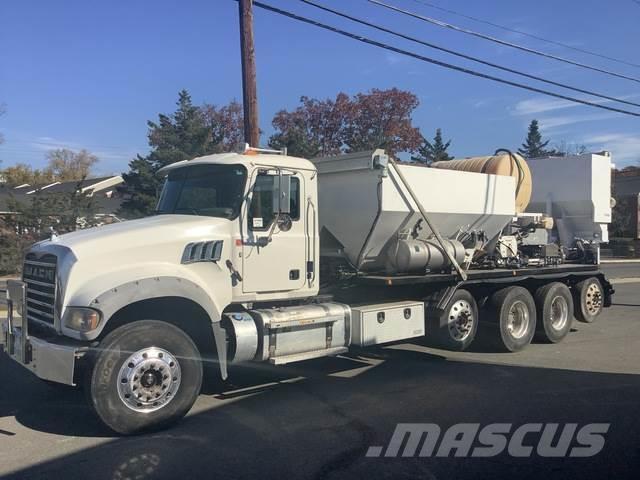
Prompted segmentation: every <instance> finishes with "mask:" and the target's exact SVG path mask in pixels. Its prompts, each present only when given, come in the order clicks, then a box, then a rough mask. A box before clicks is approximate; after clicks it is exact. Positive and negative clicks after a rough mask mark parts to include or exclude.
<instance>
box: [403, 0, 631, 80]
mask: <svg viewBox="0 0 640 480" xmlns="http://www.w3.org/2000/svg"><path fill="white" fill-rule="evenodd" d="M413 1H414V2H415V3H419V4H421V5H424V6H427V7H431V8H434V9H436V10H440V11H441V12H445V13H450V14H451V15H456V16H458V17H461V18H466V19H468V20H473V21H474V22H478V23H484V24H485V25H490V26H492V27H495V28H500V29H502V30H505V31H507V32H511V33H517V34H518V35H523V36H525V37H529V38H533V39H535V40H540V41H541V42H546V43H550V44H552V45H557V46H559V47H563V48H568V49H569V50H574V51H576V52H580V53H586V54H587V55H593V56H594V57H600V58H604V59H606V60H611V61H612V62H618V63H622V64H624V65H629V66H631V67H636V68H640V65H639V64H637V63H632V62H629V61H627V60H622V59H621V58H616V57H611V56H609V55H605V54H603V53H598V52H594V51H592V50H586V49H584V48H580V47H575V46H573V45H569V44H567V43H562V42H558V41H557V40H550V39H548V38H544V37H540V36H538V35H534V34H533V33H528V32H525V31H522V30H517V29H515V28H511V27H507V26H505V25H500V24H498V23H494V22H491V21H489V20H484V19H482V18H478V17H473V16H471V15H466V14H464V13H460V12H456V11H455V10H450V9H448V8H444V7H441V6H439V5H435V4H433V3H430V2H426V1H425V0H413ZM631 1H632V2H636V3H637V4H638V5H640V0H631Z"/></svg>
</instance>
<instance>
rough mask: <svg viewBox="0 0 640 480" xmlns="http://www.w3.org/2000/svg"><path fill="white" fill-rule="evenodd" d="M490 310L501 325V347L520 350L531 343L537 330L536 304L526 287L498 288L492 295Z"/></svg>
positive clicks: (510, 350)
mask: <svg viewBox="0 0 640 480" xmlns="http://www.w3.org/2000/svg"><path fill="white" fill-rule="evenodd" d="M490 312H491V313H492V316H493V318H494V319H495V320H496V321H497V323H498V326H499V330H500V343H499V347H500V349H502V350H505V351H508V352H518V351H520V350H523V349H524V348H525V347H526V346H527V345H529V344H530V343H531V340H532V339H533V335H534V333H535V331H536V304H535V302H534V300H533V297H532V296H531V294H530V293H529V291H528V290H527V289H526V288H523V287H517V286H514V287H506V288H503V289H502V290H498V291H497V292H496V293H494V294H493V295H492V296H491V302H490Z"/></svg>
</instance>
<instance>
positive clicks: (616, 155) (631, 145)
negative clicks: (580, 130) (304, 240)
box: [578, 132, 640, 164]
mask: <svg viewBox="0 0 640 480" xmlns="http://www.w3.org/2000/svg"><path fill="white" fill-rule="evenodd" d="M578 143H581V144H584V145H586V146H587V147H589V150H592V151H597V150H607V151H609V152H611V154H612V156H613V161H614V163H616V164H633V163H638V162H639V161H640V134H634V133H623V132H613V133H598V134H593V135H587V136H585V137H584V138H583V139H582V140H581V141H579V142H578Z"/></svg>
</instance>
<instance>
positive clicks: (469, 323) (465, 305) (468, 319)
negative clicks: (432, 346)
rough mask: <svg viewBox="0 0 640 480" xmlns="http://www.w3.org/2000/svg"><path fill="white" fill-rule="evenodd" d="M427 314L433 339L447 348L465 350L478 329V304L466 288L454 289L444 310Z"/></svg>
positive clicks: (433, 310)
mask: <svg viewBox="0 0 640 480" xmlns="http://www.w3.org/2000/svg"><path fill="white" fill-rule="evenodd" d="M427 315H428V320H429V321H428V323H429V327H430V328H429V330H431V332H432V334H433V337H434V339H435V340H436V342H437V343H438V344H439V345H440V346H442V347H444V348H446V349H448V350H457V351H462V350H466V349H467V348H468V347H469V345H471V342H473V339H474V338H475V336H476V332H477V331H478V305H477V304H476V301H475V299H474V298H473V295H471V294H470V293H469V292H468V291H467V290H456V292H455V293H454V294H453V296H452V297H451V300H449V303H447V305H446V307H445V308H444V311H439V310H436V309H432V310H431V309H430V311H429V312H428V313H427ZM427 333H429V332H427Z"/></svg>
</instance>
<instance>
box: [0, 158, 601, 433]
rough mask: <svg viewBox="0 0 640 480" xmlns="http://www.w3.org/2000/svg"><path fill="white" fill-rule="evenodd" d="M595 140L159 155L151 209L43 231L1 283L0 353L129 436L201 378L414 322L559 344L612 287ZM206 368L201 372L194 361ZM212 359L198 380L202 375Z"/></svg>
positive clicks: (178, 405) (425, 329)
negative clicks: (486, 326) (421, 149)
mask: <svg viewBox="0 0 640 480" xmlns="http://www.w3.org/2000/svg"><path fill="white" fill-rule="evenodd" d="M610 170H611V159H610V156H609V155H608V154H606V153H603V154H598V155H596V154H586V155H580V156H574V157H566V158H542V159H533V160H529V161H527V162H525V161H524V159H522V157H519V156H518V155H514V154H512V153H511V152H508V151H499V152H497V153H496V155H494V156H491V157H480V158H473V159H466V160H454V161H449V162H440V163H438V164H435V165H434V166H432V167H424V166H418V165H412V164H399V163H396V162H395V161H393V160H392V159H391V158H389V156H388V155H387V154H386V153H385V152H384V151H383V150H376V151H373V152H363V153H354V154H347V155H339V156H336V157H328V158H319V159H314V160H312V161H309V160H305V159H301V158H295V157H291V156H287V155H286V153H284V152H283V153H279V152H273V151H266V150H260V149H251V148H246V149H245V150H244V151H243V152H242V153H227V154H217V155H209V156H205V157H201V158H196V159H194V160H189V161H182V162H178V163H175V164H172V165H170V166H168V167H165V168H164V169H162V170H161V172H160V174H161V175H163V176H164V177H166V180H165V184H164V188H163V191H162V193H161V195H160V198H159V201H158V206H157V211H156V213H155V215H153V216H150V217H148V218H143V219H140V220H132V221H126V222H122V223H118V224H112V225H105V226H101V227H96V228H91V229H87V230H82V231H76V232H73V233H69V234H66V235H61V236H55V235H54V236H52V238H51V239H49V240H46V241H43V242H40V243H37V244H35V245H33V247H32V248H31V249H30V250H29V251H28V252H27V254H26V256H25V260H24V267H23V273H22V280H20V281H17V280H15V281H9V283H8V287H7V297H8V298H7V300H8V316H7V319H6V320H3V321H2V330H1V331H0V347H3V349H4V351H5V352H6V354H7V355H8V356H9V357H10V358H12V359H13V360H15V361H16V362H18V363H20V364H21V365H23V366H24V367H26V369H28V370H30V371H31V372H32V373H33V374H35V375H36V376H38V377H39V378H41V379H43V380H46V381H49V382H55V383H59V384H65V385H81V386H82V387H83V388H84V389H85V391H86V393H87V396H88V398H89V400H90V403H91V405H92V407H93V408H94V409H95V411H96V413H97V415H98V416H99V417H100V419H101V420H102V421H103V422H104V423H105V424H106V425H107V426H108V427H110V428H111V429H113V430H114V431H115V432H118V433H121V434H132V433H137V432H139V431H142V430H144V429H146V428H149V427H152V426H153V427H159V426H164V425H167V424H169V423H170V422H172V421H175V420H177V419H180V418H181V417H182V416H184V415H185V414H186V413H187V412H188V411H189V409H190V408H191V407H192V405H193V403H194V402H195V400H196V398H197V396H198V395H199V393H200V389H201V385H202V381H203V376H204V375H205V374H206V375H214V374H215V375H218V372H219V375H220V376H221V378H222V379H226V378H227V367H228V364H230V363H238V362H270V363H272V364H276V365H278V364H286V363H289V362H297V361H302V360H307V359H312V358H318V357H322V356H329V355H339V354H344V353H346V352H347V351H348V350H349V348H350V347H351V346H354V347H366V346H370V345H378V344H383V343H388V342H395V341H400V340H407V339H411V338H416V337H422V336H424V335H427V336H430V337H432V338H433V339H434V340H435V341H437V342H438V343H439V344H440V345H442V346H443V347H445V348H449V349H454V350H464V349H465V348H467V347H468V346H469V345H470V344H471V342H472V341H473V339H474V337H475V336H476V332H477V330H478V325H479V322H480V320H486V321H489V322H495V323H496V324H497V325H498V327H499V328H498V329H497V331H498V332H499V335H497V338H496V342H497V343H498V345H499V346H500V347H501V348H502V349H504V350H505V351H507V352H508V351H517V350H520V349H522V348H524V347H526V346H527V345H528V344H529V343H530V342H531V341H532V339H533V338H534V337H536V338H538V339H540V340H541V341H547V342H559V341H561V340H562V339H563V338H564V337H565V336H566V335H567V333H568V332H569V330H570V328H571V322H572V320H573V317H574V315H575V317H577V318H578V319H579V320H582V321H585V322H592V321H593V320H594V319H595V318H596V317H597V316H598V314H599V313H600V312H601V311H602V309H603V308H604V307H608V306H609V305H610V304H611V298H612V295H613V289H612V288H611V285H610V284H609V283H608V282H607V280H606V279H605V277H604V275H603V274H602V272H601V271H600V270H599V269H598V263H599V244H600V242H603V241H607V224H608V223H609V222H610V219H611V209H610V204H609V201H610ZM206 365H213V366H214V367H215V368H214V369H213V373H212V372H210V370H211V369H205V368H204V366H206ZM203 372H208V373H203Z"/></svg>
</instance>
